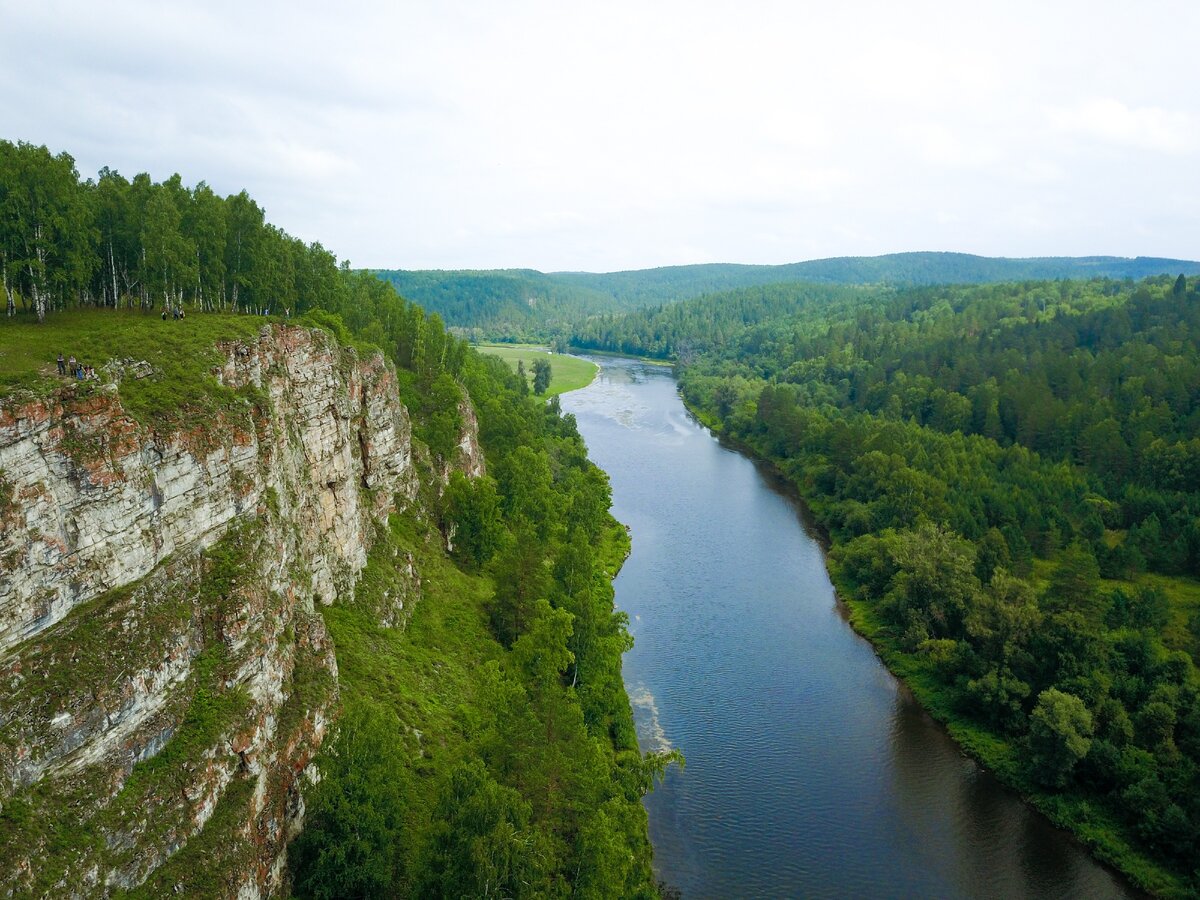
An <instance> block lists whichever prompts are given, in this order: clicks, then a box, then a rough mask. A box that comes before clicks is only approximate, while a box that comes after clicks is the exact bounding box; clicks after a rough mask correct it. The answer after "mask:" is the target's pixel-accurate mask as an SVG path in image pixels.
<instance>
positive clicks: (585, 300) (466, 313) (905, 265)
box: [376, 252, 1200, 337]
mask: <svg viewBox="0 0 1200 900" xmlns="http://www.w3.org/2000/svg"><path fill="white" fill-rule="evenodd" d="M1181 272H1182V273H1183V274H1185V275H1197V274H1200V262H1197V261H1194V260H1182V259H1162V258H1158V257H1148V256H1138V257H1133V258H1129V257H1121V256H1078V257H1075V256H1045V257H1030V258H1027V259H1009V258H1004V257H988V256H974V255H972V254H969V253H934V252H920V253H891V254H887V255H885V256H840V257H833V258H830V259H814V260H808V261H806V262H797V263H788V264H786V265H780V266H748V265H738V264H735V263H710V264H704V265H694V266H666V267H662V268H657V269H636V270H631V271H627V272H604V273H593V272H551V273H543V272H538V271H535V270H533V269H500V270H490V271H489V270H460V271H441V270H417V271H406V270H378V271H376V274H377V275H378V276H379V277H380V278H383V279H384V280H386V281H390V282H391V283H392V284H394V285H395V286H396V289H397V290H398V291H399V292H400V293H401V295H403V296H404V297H406V298H407V299H409V300H411V301H413V302H415V303H418V304H420V305H421V306H423V307H425V309H427V310H430V311H431V312H437V313H439V314H440V315H441V316H442V318H443V319H444V320H445V321H446V323H447V324H448V325H451V326H455V327H458V328H463V329H475V330H477V331H478V332H479V333H480V334H481V335H484V336H489V337H498V336H506V337H535V336H536V337H546V336H549V335H552V334H555V333H560V332H561V331H562V330H563V329H564V326H565V325H567V323H569V322H572V321H579V320H580V319H581V318H586V317H587V316H592V315H598V314H603V313H614V312H621V311H627V310H634V309H644V308H646V307H652V306H659V305H661V304H664V303H670V302H672V301H675V300H686V299H688V298H691V297H698V296H701V295H703V294H712V293H718V292H722V291H730V290H736V289H739V288H748V287H759V286H762V285H769V284H783V283H787V282H799V281H804V282H813V283H817V284H896V285H923V284H980V283H986V282H997V281H1033V280H1044V279H1054V278H1097V277H1106V278H1133V279H1138V278H1145V277H1147V276H1149V275H1162V274H1171V275H1178V274H1179V273H1181Z"/></svg>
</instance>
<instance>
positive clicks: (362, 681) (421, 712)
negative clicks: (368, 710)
mask: <svg viewBox="0 0 1200 900" xmlns="http://www.w3.org/2000/svg"><path fill="white" fill-rule="evenodd" d="M397 549H405V550H408V551H410V552H412V553H413V555H414V557H415V560H416V565H417V569H418V571H420V572H421V579H422V592H423V595H424V596H423V597H422V599H421V601H420V602H419V603H417V604H416V606H415V609H413V611H412V618H411V619H410V620H409V622H408V625H407V626H406V627H405V628H382V627H380V626H379V625H378V624H377V621H376V616H375V614H374V612H373V610H374V609H375V607H376V605H377V604H376V599H375V598H373V597H370V596H361V597H359V598H356V602H355V603H354V605H352V606H351V605H345V604H341V603H338V604H334V605H333V606H328V607H323V608H322V609H321V613H322V615H323V616H324V617H325V623H326V625H327V626H328V628H329V633H330V635H331V636H332V638H333V645H334V649H335V652H336V654H337V663H338V683H339V685H340V687H341V696H342V701H343V703H344V704H345V705H346V706H347V707H350V706H353V705H366V706H370V707H374V708H375V709H376V710H379V711H381V712H385V713H386V714H388V715H395V716H396V717H397V718H398V720H399V724H400V726H401V731H402V732H403V733H404V734H405V736H406V743H407V745H408V749H409V751H410V752H411V753H412V756H411V758H410V759H409V760H408V761H407V762H408V764H409V765H410V766H412V767H413V768H415V769H416V770H417V772H418V773H421V774H428V773H429V770H430V769H432V770H435V771H438V772H442V771H447V770H448V769H449V768H450V767H452V766H453V765H454V764H455V763H456V762H458V760H459V759H461V758H462V754H463V752H464V747H465V741H466V738H465V730H466V729H468V728H469V723H470V722H471V721H473V720H476V719H477V718H478V716H479V715H480V712H477V711H476V709H477V706H478V703H479V702H481V701H480V700H479V698H478V696H477V694H478V689H479V682H480V678H479V671H480V667H482V666H483V665H484V664H485V663H487V662H488V661H490V660H499V659H500V658H501V656H502V655H503V649H502V648H501V647H500V645H499V644H498V643H497V642H496V639H495V638H494V637H493V636H492V633H491V630H490V629H489V627H488V620H487V613H486V611H485V609H484V604H485V603H486V601H487V600H488V599H489V598H490V597H491V595H492V584H491V582H490V581H489V580H488V579H486V578H483V577H479V576H472V575H468V574H466V573H464V572H462V571H461V570H460V569H458V568H457V567H456V566H455V565H454V564H453V563H452V562H450V561H449V560H448V559H447V558H446V557H445V556H444V555H442V554H441V553H440V552H439V550H438V543H437V542H436V541H435V542H434V543H433V544H432V546H431V544H430V543H427V542H426V540H425V535H423V534H421V528H420V527H419V526H418V525H416V524H415V523H413V522H412V521H411V520H410V519H407V518H401V517H393V519H392V521H391V523H390V527H389V529H388V530H387V532H386V533H385V534H384V535H382V536H381V537H380V539H379V540H378V541H376V543H375V546H374V547H373V548H372V550H371V557H372V563H374V564H375V567H376V568H377V570H379V571H383V570H385V569H388V568H391V569H392V570H393V571H394V570H395V567H396V563H395V560H394V557H393V555H392V554H393V553H394V552H395V551H396V550H397ZM398 587H399V584H397V585H396V586H391V589H392V590H397V589H398ZM387 590H389V586H388V585H385V584H382V583H376V584H371V585H369V586H368V593H372V592H376V591H378V592H383V591H387ZM393 596H394V594H393ZM418 735H421V736H423V737H418ZM434 780H436V779H432V780H430V781H429V782H423V783H426V786H427V787H428V788H430V789H431V790H432V788H433V787H434V785H433V784H432V781H434ZM424 799H426V800H427V801H428V802H429V803H430V804H432V802H433V798H432V794H431V795H430V796H429V797H427V798H424ZM417 805H418V806H420V805H421V804H420V803H418V804H417Z"/></svg>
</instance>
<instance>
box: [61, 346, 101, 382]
mask: <svg viewBox="0 0 1200 900" xmlns="http://www.w3.org/2000/svg"><path fill="white" fill-rule="evenodd" d="M58 374H59V375H70V376H71V377H72V378H74V379H75V380H76V381H84V380H88V381H98V380H99V379H98V377H97V375H96V369H95V367H94V366H85V365H84V364H83V363H81V362H79V361H78V360H77V359H75V357H74V356H71V357H70V358H69V359H63V355H62V354H61V353H60V354H58Z"/></svg>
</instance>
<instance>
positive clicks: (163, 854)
mask: <svg viewBox="0 0 1200 900" xmlns="http://www.w3.org/2000/svg"><path fill="white" fill-rule="evenodd" d="M221 350H222V352H223V353H224V356H225V360H224V363H223V364H222V365H220V366H219V367H217V369H215V370H214V373H213V374H214V376H215V377H217V378H219V379H220V380H221V381H223V382H224V383H225V384H227V385H229V386H231V387H234V388H240V389H243V391H244V393H245V394H246V396H247V397H248V399H247V403H246V409H245V411H244V415H240V416H239V415H230V416H228V417H226V418H225V419H222V420H220V421H216V422H205V423H195V424H194V426H193V427H191V428H189V429H187V430H181V431H179V432H177V433H173V434H169V435H161V434H154V433H151V432H149V431H147V430H145V429H143V428H141V427H140V426H139V425H138V424H137V423H136V422H135V421H133V420H132V419H131V418H130V417H129V416H128V415H126V414H125V412H124V410H123V409H122V407H121V403H120V399H119V396H118V393H117V390H116V387H115V386H109V387H107V388H105V389H103V390H101V391H98V392H93V393H92V394H91V395H90V396H87V397H81V396H77V395H76V387H75V386H74V385H71V386H66V387H63V388H62V389H60V390H59V391H57V392H56V393H54V394H52V395H51V396H49V397H45V398H40V399H25V400H23V401H19V402H18V401H11V400H10V401H0V473H2V476H0V477H2V479H3V483H0V525H2V526H3V532H2V533H0V807H6V808H5V810H4V812H5V817H6V818H7V819H8V820H10V821H11V822H15V823H18V825H17V826H14V827H13V828H7V826H5V827H4V828H0V858H4V859H5V861H6V864H5V865H4V866H3V867H0V894H10V893H12V892H14V891H15V892H17V893H22V892H26V891H32V892H33V893H35V894H38V895H53V896H85V895H95V894H99V895H104V894H108V893H111V892H112V891H113V890H116V889H120V888H130V887H135V886H139V885H145V886H146V887H147V889H150V890H151V891H152V892H157V891H161V892H163V893H164V894H166V893H170V892H171V890H172V889H173V888H174V886H175V885H176V884H179V883H183V882H188V883H190V881H189V879H191V878H192V877H193V874H194V873H192V872H191V871H190V869H189V867H190V866H193V865H195V864H199V865H202V866H205V867H209V868H210V869H211V875H212V878H213V879H215V880H214V881H213V882H212V883H211V884H210V885H209V884H208V883H207V882H206V885H207V886H208V887H209V888H210V889H211V892H213V893H215V894H216V895H226V896H248V897H252V896H260V895H269V894H272V893H274V892H275V891H277V890H278V888H279V887H280V881H281V877H282V872H283V870H284V866H283V858H284V848H285V846H286V842H287V840H288V839H289V838H290V837H291V836H293V835H294V833H295V831H296V830H297V828H298V827H299V823H300V821H301V817H302V814H303V809H302V803H301V801H300V795H299V791H298V784H297V780H298V778H300V777H301V773H302V772H303V771H304V769H305V767H306V766H307V765H308V763H309V760H310V759H311V757H312V755H313V754H314V753H315V752H316V750H317V749H318V748H319V746H320V744H321V741H322V740H323V738H324V735H325V732H326V728H327V725H328V722H329V721H330V719H331V717H332V715H333V710H334V708H335V704H336V696H337V682H336V675H337V671H336V663H335V660H334V655H333V651H332V647H331V645H330V642H329V640H328V637H327V635H326V633H325V628H324V624H323V621H322V619H321V617H320V615H319V612H318V611H317V610H316V609H315V606H314V604H315V603H330V602H333V601H334V600H335V599H339V598H341V599H346V598H348V597H350V596H351V595H352V593H353V591H354V586H355V581H356V578H357V575H358V573H359V572H360V571H361V569H362V568H363V566H364V565H365V563H366V557H367V550H368V548H369V546H370V544H371V541H372V534H373V531H374V529H375V527H376V526H377V524H378V523H382V522H384V521H386V518H387V516H388V514H389V513H390V512H392V511H393V510H394V509H396V508H397V506H398V505H399V506H403V505H406V504H409V503H412V502H414V499H415V498H416V496H417V488H418V476H417V473H416V470H415V467H414V463H413V446H412V436H411V428H410V423H409V419H408V414H407V412H406V410H405V409H404V406H403V405H402V404H401V402H400V400H399V395H398V392H397V383H396V375H395V372H394V370H393V369H392V368H391V367H390V366H389V365H388V364H387V363H386V362H385V361H384V360H383V359H382V358H381V357H378V356H376V357H374V358H371V359H367V360H362V359H359V358H358V357H357V355H355V354H354V353H353V352H352V351H348V350H344V349H341V348H339V347H338V346H336V344H335V343H334V342H333V340H332V339H331V338H329V337H327V336H326V335H325V334H323V333H322V332H320V331H310V330H307V329H302V328H291V327H283V326H271V327H268V328H264V329H263V331H262V332H261V334H260V336H259V337H258V339H257V340H255V341H247V342H236V343H231V344H228V345H224V346H222V347H221ZM468 408H469V407H468ZM464 421H467V418H466V417H465V416H464ZM473 422H474V413H473V411H470V423H471V424H472V427H471V428H470V429H469V430H470V431H471V434H470V435H468V436H466V437H464V441H463V447H462V453H461V455H462V457H463V458H462V460H460V461H459V464H460V465H462V467H463V469H464V470H466V471H468V472H469V473H471V474H479V473H480V472H481V471H482V468H481V467H482V454H480V453H479V452H478V442H477V440H476V439H475V437H474V429H473ZM412 576H413V579H414V585H416V586H417V588H418V589H419V574H418V573H415V572H413V573H412ZM396 620H397V621H401V620H402V617H401V616H397V617H396ZM139 763H141V765H139ZM31 817H33V818H31ZM22 823H23V824H22ZM2 824H3V821H2V820H0V825H2ZM206 826H208V827H206ZM68 827H69V828H71V829H73V831H72V832H71V834H72V841H71V843H72V849H71V850H70V851H69V852H65V853H64V852H63V851H62V850H61V845H62V840H61V839H62V829H64V828H68ZM6 840H7V841H8V843H7V845H6V843H5V842H6ZM56 840H57V841H58V842H59V843H58V847H57V849H56V847H55V842H56ZM191 857H195V859H194V860H193V859H191ZM200 860H203V862H199V861H200Z"/></svg>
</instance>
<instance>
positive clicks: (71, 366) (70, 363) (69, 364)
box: [67, 354, 78, 378]
mask: <svg viewBox="0 0 1200 900" xmlns="http://www.w3.org/2000/svg"><path fill="white" fill-rule="evenodd" d="M77 365H78V363H76V362H75V356H74V355H73V354H72V356H71V358H70V359H69V360H67V370H68V371H69V372H70V373H71V377H72V378H74V377H75V367H76V366H77Z"/></svg>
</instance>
